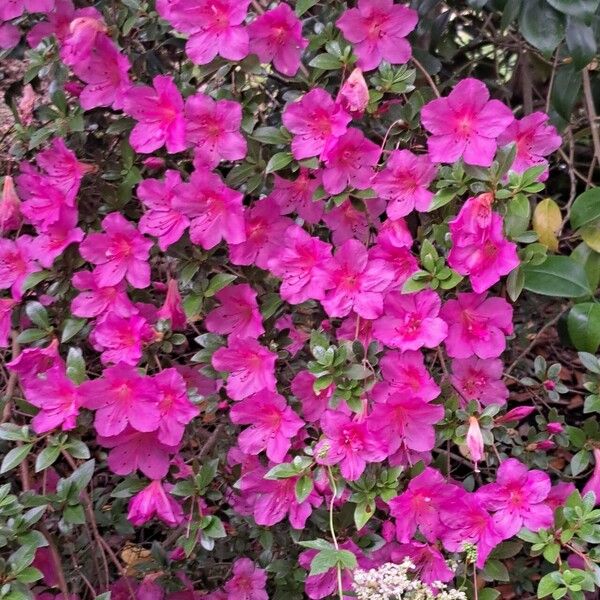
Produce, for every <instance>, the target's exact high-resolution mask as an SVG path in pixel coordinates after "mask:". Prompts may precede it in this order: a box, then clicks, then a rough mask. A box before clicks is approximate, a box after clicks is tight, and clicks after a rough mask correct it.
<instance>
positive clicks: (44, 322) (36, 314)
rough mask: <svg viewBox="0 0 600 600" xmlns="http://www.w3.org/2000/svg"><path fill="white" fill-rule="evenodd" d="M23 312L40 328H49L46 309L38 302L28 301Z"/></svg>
mask: <svg viewBox="0 0 600 600" xmlns="http://www.w3.org/2000/svg"><path fill="white" fill-rule="evenodd" d="M25 312H26V313H27V316H28V317H29V319H30V320H31V322H32V323H33V324H34V325H37V326H38V327H39V328H40V329H49V328H50V321H49V320H48V311H47V310H46V309H45V308H44V307H43V306H42V305H41V304H40V303H39V302H28V303H27V306H25Z"/></svg>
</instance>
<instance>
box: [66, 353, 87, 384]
mask: <svg viewBox="0 0 600 600" xmlns="http://www.w3.org/2000/svg"><path fill="white" fill-rule="evenodd" d="M67 377H68V378H69V379H70V380H71V381H72V382H73V383H77V384H80V383H83V382H84V381H85V380H86V379H87V375H86V373H85V360H84V358H83V352H82V351H81V348H69V354H68V355H67Z"/></svg>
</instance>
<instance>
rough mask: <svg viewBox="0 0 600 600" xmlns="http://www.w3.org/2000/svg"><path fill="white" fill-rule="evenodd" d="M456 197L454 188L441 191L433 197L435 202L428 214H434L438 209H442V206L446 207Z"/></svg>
mask: <svg viewBox="0 0 600 600" xmlns="http://www.w3.org/2000/svg"><path fill="white" fill-rule="evenodd" d="M455 196H456V190H455V189H454V188H448V189H443V190H440V191H439V192H437V193H436V195H435V196H434V197H433V201H432V202H431V205H430V206H429V208H428V209H427V211H426V212H433V211H434V210H437V209H438V208H442V206H446V204H448V202H450V201H451V200H452V199H453V198H454V197H455Z"/></svg>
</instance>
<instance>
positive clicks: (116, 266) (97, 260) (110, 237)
mask: <svg viewBox="0 0 600 600" xmlns="http://www.w3.org/2000/svg"><path fill="white" fill-rule="evenodd" d="M102 228H103V229H104V233H90V234H88V236H87V237H86V239H85V240H84V241H83V242H82V243H81V245H80V246H79V252H80V253H81V256H83V258H85V260H87V261H88V262H90V263H92V264H93V265H97V266H96V268H95V269H94V274H95V275H97V281H98V284H99V285H100V286H114V285H117V284H119V283H120V282H121V281H123V279H127V281H128V282H129V283H130V284H131V285H132V286H133V287H135V288H145V287H148V286H149V285H150V265H149V264H148V254H149V252H150V248H151V247H152V242H151V241H150V240H147V239H146V238H144V236H142V235H141V234H140V232H139V231H138V230H137V229H136V228H135V226H134V225H133V224H132V223H130V222H129V221H127V220H126V219H125V218H124V217H123V216H122V215H121V213H117V212H114V213H110V214H109V215H107V216H106V217H104V219H103V220H102Z"/></svg>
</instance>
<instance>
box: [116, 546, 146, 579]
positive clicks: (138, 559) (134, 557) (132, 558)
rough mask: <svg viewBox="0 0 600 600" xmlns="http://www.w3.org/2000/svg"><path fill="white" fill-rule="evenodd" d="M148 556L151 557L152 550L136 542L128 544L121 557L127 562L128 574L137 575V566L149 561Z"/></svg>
mask: <svg viewBox="0 0 600 600" xmlns="http://www.w3.org/2000/svg"><path fill="white" fill-rule="evenodd" d="M148 558H150V550H146V549H145V548H143V547H142V546H137V545H135V544H126V545H125V547H124V548H123V550H122V551H121V559H122V560H123V562H124V563H125V572H126V573H127V575H135V574H136V572H137V569H136V566H137V565H140V564H142V563H144V562H147V560H148Z"/></svg>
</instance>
